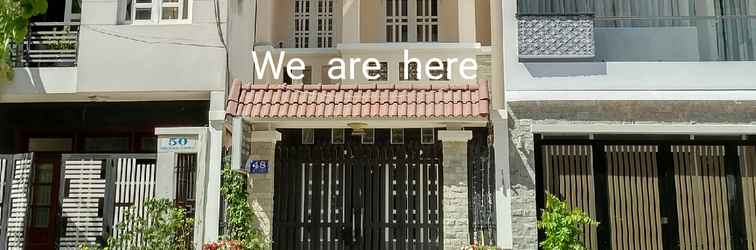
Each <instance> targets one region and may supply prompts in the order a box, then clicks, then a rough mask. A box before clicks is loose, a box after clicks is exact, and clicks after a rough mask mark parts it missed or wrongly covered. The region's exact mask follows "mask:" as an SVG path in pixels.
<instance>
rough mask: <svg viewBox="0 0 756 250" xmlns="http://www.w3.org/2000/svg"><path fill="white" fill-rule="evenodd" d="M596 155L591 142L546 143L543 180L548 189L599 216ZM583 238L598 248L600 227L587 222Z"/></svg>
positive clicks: (587, 245) (544, 147)
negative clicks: (575, 143)
mask: <svg viewBox="0 0 756 250" xmlns="http://www.w3.org/2000/svg"><path fill="white" fill-rule="evenodd" d="M592 156H593V152H592V149H591V146H590V145H545V146H543V165H542V166H543V170H544V171H543V183H544V184H545V187H544V190H545V191H546V192H549V193H551V194H554V195H556V196H557V197H559V198H561V199H563V200H565V201H566V202H567V204H569V205H570V207H572V208H579V209H580V210H582V211H584V212H586V213H587V214H589V215H590V216H591V217H592V218H596V202H595V200H596V198H595V194H594V193H595V189H594V184H593V183H594V181H593V160H592V159H593V157H592ZM582 240H583V243H584V244H585V246H586V247H587V248H588V249H598V238H597V231H596V227H595V226H585V227H584V228H583V235H582Z"/></svg>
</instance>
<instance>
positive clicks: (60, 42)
mask: <svg viewBox="0 0 756 250" xmlns="http://www.w3.org/2000/svg"><path fill="white" fill-rule="evenodd" d="M69 33H71V26H68V25H66V26H63V29H62V30H61V31H60V33H58V28H53V35H52V36H49V37H47V40H48V41H49V42H50V43H49V44H48V46H49V47H50V49H53V50H72V49H75V48H76V43H73V42H72V41H70V39H69V38H68V35H69Z"/></svg>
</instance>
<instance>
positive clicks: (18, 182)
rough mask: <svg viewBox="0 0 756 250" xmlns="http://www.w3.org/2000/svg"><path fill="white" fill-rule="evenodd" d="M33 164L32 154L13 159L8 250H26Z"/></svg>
mask: <svg viewBox="0 0 756 250" xmlns="http://www.w3.org/2000/svg"><path fill="white" fill-rule="evenodd" d="M33 162H34V157H33V154H32V153H28V154H18V155H15V156H14V157H13V173H12V174H11V176H12V177H13V180H12V181H11V186H10V189H11V190H10V197H9V198H10V199H9V202H8V203H9V204H8V205H9V206H10V212H9V213H8V215H7V217H6V219H5V221H6V225H5V226H6V227H7V231H6V233H5V238H6V242H7V249H19V250H21V249H24V246H25V243H26V224H27V220H28V216H27V215H28V213H29V206H28V205H29V197H30V189H31V185H30V184H31V177H32V165H33Z"/></svg>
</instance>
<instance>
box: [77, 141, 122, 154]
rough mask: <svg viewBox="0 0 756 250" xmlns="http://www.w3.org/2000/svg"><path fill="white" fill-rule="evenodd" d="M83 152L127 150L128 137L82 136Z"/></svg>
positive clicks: (117, 151)
mask: <svg viewBox="0 0 756 250" xmlns="http://www.w3.org/2000/svg"><path fill="white" fill-rule="evenodd" d="M84 152H97V153H120V152H129V137H87V138H84Z"/></svg>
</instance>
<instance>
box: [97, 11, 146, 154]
mask: <svg viewBox="0 0 756 250" xmlns="http://www.w3.org/2000/svg"><path fill="white" fill-rule="evenodd" d="M137 19H139V18H137ZM84 151H86V152H107V153H124V152H128V151H129V138H128V137H88V138H85V139H84Z"/></svg>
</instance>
